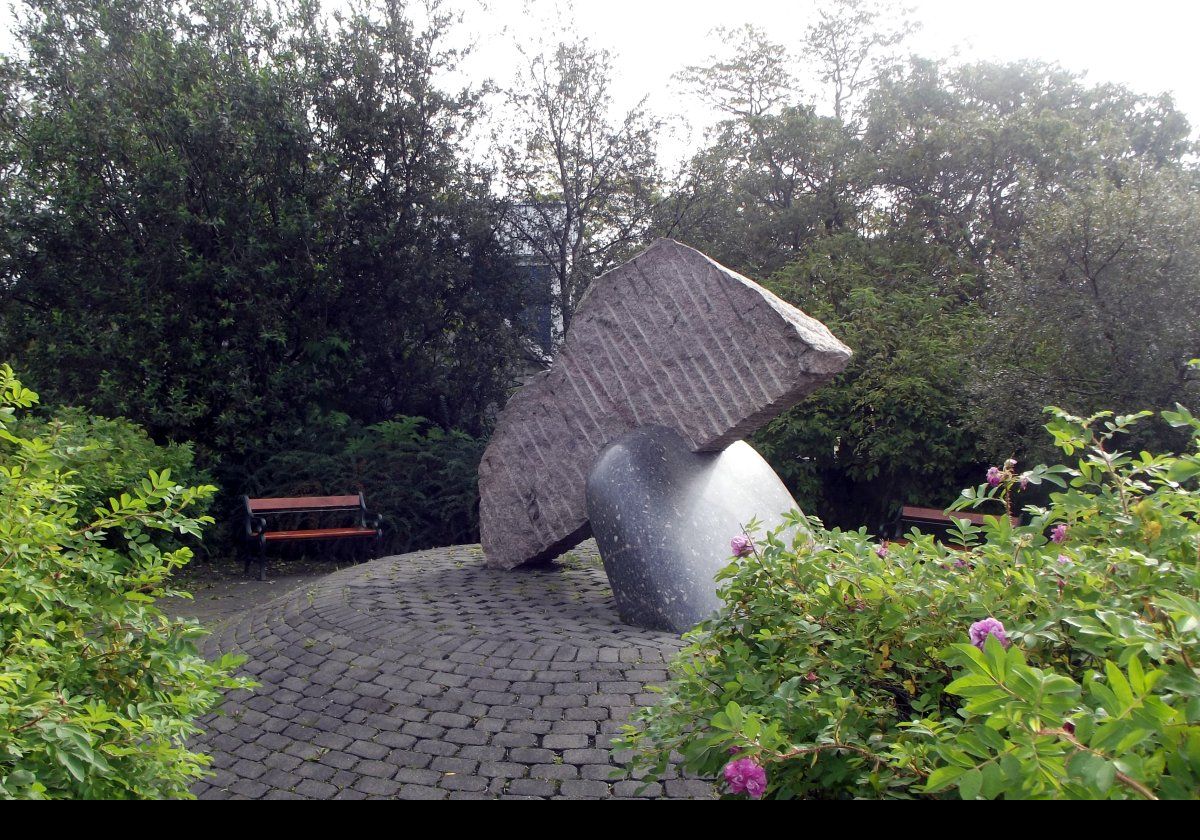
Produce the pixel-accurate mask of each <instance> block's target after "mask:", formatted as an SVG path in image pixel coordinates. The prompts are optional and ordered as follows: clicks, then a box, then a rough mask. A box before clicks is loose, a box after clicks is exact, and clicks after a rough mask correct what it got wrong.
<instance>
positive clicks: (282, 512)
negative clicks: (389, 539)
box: [242, 493, 383, 580]
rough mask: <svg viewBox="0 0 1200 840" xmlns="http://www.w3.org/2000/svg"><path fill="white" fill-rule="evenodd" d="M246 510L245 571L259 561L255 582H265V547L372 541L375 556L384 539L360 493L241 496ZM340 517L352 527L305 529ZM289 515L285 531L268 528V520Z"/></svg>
mask: <svg viewBox="0 0 1200 840" xmlns="http://www.w3.org/2000/svg"><path fill="white" fill-rule="evenodd" d="M242 503H243V506H244V508H245V510H244V511H243V515H244V517H245V528H246V532H245V549H246V550H245V556H246V566H245V570H244V571H245V572H246V573H247V574H249V572H250V562H251V561H252V560H253V559H254V558H255V556H257V558H258V579H259V580H266V579H267V544H268V543H282V542H295V541H299V540H342V539H351V540H373V541H374V542H373V547H374V549H375V551H374V554H375V555H376V556H378V554H379V547H380V544H381V542H382V540H383V520H382V517H380V516H379V514H376V513H371V512H370V511H368V510H367V502H366V499H364V498H363V494H362V493H359V494H358V495H356V496H299V497H295V498H284V499H251V498H250V497H249V496H243V497H242ZM335 514H341V517H340V518H341V519H342V520H343V522H347V521H348V522H351V523H353V524H349V525H344V526H343V527H336V528H334V527H304V526H306V525H308V524H309V523H312V522H316V521H318V520H320V519H328V518H329V517H332V516H334V515H335ZM268 516H270V517H278V516H291V517H293V522H294V523H297V524H293V525H291V527H289V528H286V529H279V528H277V529H270V528H268V524H269V523H268V521H267V517H268Z"/></svg>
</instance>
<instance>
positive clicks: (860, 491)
mask: <svg viewBox="0 0 1200 840" xmlns="http://www.w3.org/2000/svg"><path fill="white" fill-rule="evenodd" d="M973 284H974V278H973V275H972V273H971V268H970V266H969V265H967V264H965V263H963V262H962V261H961V260H960V259H959V258H957V257H956V256H955V255H954V254H953V253H952V252H950V251H948V250H947V249H944V248H940V247H938V246H931V245H927V244H924V243H923V242H922V241H921V239H920V238H919V237H915V238H914V237H905V235H904V233H903V232H897V234H895V235H893V236H889V237H886V238H873V239H867V238H863V237H860V236H857V235H855V234H852V233H843V234H839V235H837V236H825V237H821V238H820V239H817V240H815V241H814V242H812V243H811V244H810V245H808V246H807V247H806V248H805V250H804V251H803V253H802V254H801V255H800V257H799V259H797V260H796V261H795V262H793V263H792V264H791V265H789V266H788V267H787V268H786V269H784V270H783V271H781V272H779V273H778V274H777V275H775V276H774V277H773V278H772V279H771V280H770V281H768V283H767V285H768V286H769V287H770V288H771V289H772V290H773V291H775V292H776V293H778V294H779V295H781V296H782V297H784V298H786V299H788V300H790V301H792V302H794V303H796V304H797V305H798V306H800V307H801V308H802V309H803V310H804V311H805V312H807V313H809V314H810V315H812V316H814V317H816V318H818V319H820V320H821V321H823V322H824V323H825V324H826V325H827V326H828V327H829V328H830V329H831V330H832V331H833V333H834V334H835V335H837V336H838V337H839V338H841V339H842V340H843V341H845V342H846V343H847V344H849V345H850V346H851V347H852V348H853V349H854V354H855V355H854V358H853V359H852V360H851V362H850V365H849V367H848V368H847V369H846V370H845V371H844V372H843V373H842V374H841V375H840V376H839V377H838V378H837V379H836V380H835V382H834V383H833V384H831V385H829V386H827V387H825V388H823V389H821V390H820V391H818V392H817V393H815V394H813V395H812V396H810V397H809V398H807V399H806V400H804V401H803V402H801V403H800V404H799V405H797V406H796V407H795V408H793V409H791V410H790V411H788V412H786V413H785V414H783V415H782V416H780V417H779V418H777V419H776V420H774V421H773V422H772V423H770V424H769V425H768V426H767V427H766V428H765V429H763V430H762V431H760V432H759V433H758V434H757V435H756V437H755V441H754V442H755V444H756V445H757V446H758V447H759V448H760V449H761V450H762V452H763V454H764V456H765V457H766V458H767V459H768V460H769V461H770V462H771V463H772V465H773V466H774V467H775V469H776V470H777V471H778V472H779V474H780V476H781V477H782V478H783V479H784V481H785V482H786V483H787V484H788V485H789V486H790V487H791V488H792V489H793V491H794V492H795V493H796V498H797V501H799V502H800V504H801V505H802V506H803V507H804V509H805V510H806V511H808V512H810V513H813V514H815V515H819V516H821V517H822V518H823V519H824V520H826V522H828V523H829V524H831V525H833V524H836V525H840V526H848V527H858V526H859V525H861V524H867V525H869V526H870V527H871V528H872V529H873V530H884V529H886V528H887V527H889V525H890V523H891V522H892V520H893V517H894V515H895V514H896V513H898V510H899V506H900V505H902V504H922V503H928V504H933V505H939V504H949V503H950V502H951V501H953V499H954V497H955V496H956V495H957V488H958V487H959V485H960V484H961V482H962V481H963V480H965V479H970V478H971V475H970V473H971V472H972V471H973V470H975V469H976V468H977V465H978V463H979V462H980V461H981V460H982V458H983V455H982V453H981V452H980V451H979V449H978V445H977V442H976V441H977V438H976V435H975V433H974V430H973V429H972V428H970V426H969V424H968V418H969V411H968V391H967V389H966V388H965V387H964V385H965V380H966V379H967V377H969V376H970V371H971V356H970V354H969V353H968V352H967V347H968V346H969V345H970V343H971V341H972V333H973V330H974V329H976V323H977V319H978V315H979V312H978V308H977V307H976V306H975V305H974V304H973V303H971V302H970V300H969V298H968V297H967V296H966V295H964V294H963V291H964V290H965V289H967V288H969V287H970V286H972V285H973Z"/></svg>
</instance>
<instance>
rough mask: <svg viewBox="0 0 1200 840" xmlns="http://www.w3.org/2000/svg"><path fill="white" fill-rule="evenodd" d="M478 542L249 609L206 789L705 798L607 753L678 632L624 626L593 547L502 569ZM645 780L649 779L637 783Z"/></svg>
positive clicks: (225, 647) (200, 791) (231, 648)
mask: <svg viewBox="0 0 1200 840" xmlns="http://www.w3.org/2000/svg"><path fill="white" fill-rule="evenodd" d="M481 555H482V552H481V550H480V548H479V546H456V547H453V548H443V549H434V550H430V551H422V552H417V553H415V554H407V555H403V556H400V557H387V558H383V559H381V560H375V561H372V562H370V563H366V564H363V565H361V566H356V567H353V568H350V569H345V570H343V571H340V572H335V573H334V574H332V575H329V576H328V577H326V578H323V579H321V580H320V581H318V582H316V583H314V584H311V585H308V586H305V587H302V588H300V589H297V590H295V591H294V592H292V593H290V594H288V595H284V596H283V597H281V598H279V599H276V600H275V601H273V602H271V603H270V604H268V605H266V606H265V607H262V608H259V609H256V610H253V611H250V612H248V613H246V614H245V615H244V616H243V618H242V619H241V620H240V621H236V622H231V623H228V624H226V625H225V627H224V628H223V629H222V630H221V631H219V632H218V634H217V635H215V636H213V637H211V638H210V639H209V641H208V645H207V650H208V652H209V653H215V652H217V651H221V652H226V653H244V654H245V655H246V656H247V657H248V658H249V659H248V661H247V662H246V664H245V665H244V666H243V668H242V672H243V673H245V674H249V675H251V676H252V677H253V678H254V679H255V680H257V681H258V682H259V683H261V686H260V687H259V688H257V689H255V690H253V691H237V692H231V693H230V694H229V695H227V697H226V700H225V702H224V704H223V706H222V707H221V709H220V710H219V712H218V713H216V714H213V715H209V716H208V717H206V718H205V719H203V720H202V721H201V722H200V723H201V726H202V727H203V728H204V729H205V730H206V731H205V734H204V735H203V736H200V737H199V738H197V739H196V740H195V742H194V744H193V746H194V747H196V748H199V749H201V750H203V751H205V752H208V753H210V754H211V755H212V757H213V767H212V769H213V772H214V775H213V776H212V777H211V778H209V779H207V780H205V781H202V782H200V783H198V784H197V785H196V786H195V788H194V791H195V793H196V794H197V795H198V796H199V797H200V798H201V799H225V798H247V799H370V798H374V799H480V798H566V799H575V798H600V797H611V798H621V797H672V798H708V797H712V796H714V795H715V791H714V789H713V786H712V785H711V784H710V783H709V782H706V781H702V780H699V779H693V778H683V777H681V776H679V775H678V774H676V773H674V772H669V773H668V774H667V776H668V777H667V778H666V779H665V780H664V781H663V782H662V783H655V784H653V785H649V786H648V787H647V786H644V785H642V784H640V783H638V782H637V781H636V780H634V779H632V778H630V776H629V774H628V771H627V770H625V768H624V767H623V765H622V763H621V762H620V759H621V758H622V756H619V755H615V754H614V753H613V751H612V750H611V749H610V747H609V742H610V739H611V738H612V736H613V735H614V734H615V733H617V732H619V731H620V728H621V726H622V725H623V724H624V723H625V722H626V721H627V719H628V717H629V715H630V714H631V712H632V711H633V710H634V709H636V708H638V707H640V706H642V705H645V704H650V703H653V702H655V700H656V699H657V697H658V695H657V694H654V693H651V692H650V691H649V686H651V685H658V684H662V683H663V682H665V681H666V679H667V666H668V663H669V661H670V660H671V658H672V657H673V656H674V655H675V653H676V652H677V651H678V650H679V648H680V647H681V642H680V640H679V638H678V637H677V636H673V635H669V634H664V633H656V632H653V631H648V630H639V629H637V628H634V627H629V626H626V625H624V624H621V623H620V621H619V619H618V617H617V613H616V610H615V608H614V606H613V601H612V595H611V592H610V591H609V588H608V583H607V582H606V581H605V578H604V572H603V569H602V568H601V566H600V559H599V557H598V556H597V554H596V549H595V545H594V544H592V543H587V544H585V545H583V546H580V547H579V548H578V549H577V550H576V551H574V552H572V553H571V554H570V555H568V556H566V557H564V558H562V560H561V561H560V562H559V563H556V564H554V565H553V566H551V567H547V568H535V569H527V570H521V571H519V572H501V571H494V570H490V569H487V568H486V567H485V566H484V565H483V563H482V562H481V559H482V557H481ZM643 788H644V789H643Z"/></svg>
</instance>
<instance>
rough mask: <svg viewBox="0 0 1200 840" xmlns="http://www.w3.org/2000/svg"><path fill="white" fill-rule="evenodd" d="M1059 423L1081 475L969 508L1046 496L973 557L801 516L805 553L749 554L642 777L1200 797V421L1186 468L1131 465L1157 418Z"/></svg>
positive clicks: (785, 793) (763, 550)
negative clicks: (674, 763)
mask: <svg viewBox="0 0 1200 840" xmlns="http://www.w3.org/2000/svg"><path fill="white" fill-rule="evenodd" d="M1050 411H1051V412H1052V413H1053V419H1052V421H1051V422H1050V424H1049V425H1048V427H1047V428H1048V429H1049V430H1050V432H1051V433H1052V435H1053V436H1054V439H1055V441H1056V443H1057V444H1058V445H1059V446H1060V447H1061V448H1062V449H1063V451H1064V452H1066V453H1067V454H1068V455H1073V454H1075V453H1080V456H1079V461H1078V464H1077V466H1075V467H1073V468H1069V467H1066V466H1056V467H1045V466H1039V467H1036V468H1034V469H1032V470H1029V471H1028V472H1025V473H1017V472H1016V469H1015V464H1014V463H1013V462H1011V461H1010V462H1008V463H1006V464H1005V465H1004V466H1003V467H994V468H993V469H992V470H990V471H989V475H988V479H989V480H988V483H986V484H983V485H980V486H979V487H978V488H975V489H971V490H967V491H965V492H964V493H963V496H962V498H961V499H960V502H959V503H958V504H959V506H960V507H962V506H978V507H980V508H981V509H983V510H987V511H990V512H995V513H1001V512H1003V510H1004V509H1006V508H1008V507H1010V506H1011V505H1012V498H1013V494H1014V492H1015V491H1016V490H1017V489H1018V488H1020V487H1022V486H1025V485H1028V484H1049V485H1052V486H1053V488H1054V490H1053V492H1051V493H1050V495H1049V498H1050V502H1049V505H1048V506H1047V507H1045V508H1041V507H1029V508H1027V509H1026V511H1025V513H1026V524H1022V525H1017V526H1014V525H1013V524H1012V522H1011V520H1010V519H1009V518H1008V517H1007V516H992V517H988V521H987V524H986V525H984V526H981V527H980V526H972V525H969V524H964V525H963V526H962V528H961V529H959V533H957V534H956V535H955V537H956V539H957V541H959V542H961V544H962V545H964V546H966V547H967V548H966V550H964V551H955V550H952V549H949V548H947V547H945V546H942V545H940V544H937V543H935V542H934V541H933V540H932V538H930V537H928V536H922V535H920V534H917V533H915V532H914V533H913V534H911V535H910V537H909V541H907V543H904V542H897V543H893V544H890V545H886V544H884V545H881V544H877V543H874V542H872V540H871V539H870V538H869V537H868V535H867V534H866V533H865V531H857V532H845V531H840V530H827V529H824V528H823V527H822V526H821V524H820V523H819V522H818V521H817V520H815V519H811V518H806V517H804V516H803V515H801V514H799V513H794V514H793V515H792V517H791V520H790V522H789V525H790V527H792V528H794V529H796V534H797V536H796V538H795V539H794V540H792V541H791V544H790V545H787V544H785V542H784V541H783V540H782V539H781V537H782V535H783V532H782V530H781V531H776V532H773V533H768V534H765V535H762V537H761V538H759V541H758V544H757V545H748V546H747V548H746V552H747V553H746V556H743V557H740V558H737V559H735V561H734V563H733V564H732V565H730V566H729V567H728V568H727V569H726V570H725V571H724V572H723V573H722V574H723V578H724V581H725V582H724V584H723V594H724V599H725V603H726V607H725V608H724V609H723V611H722V612H721V613H719V614H718V615H717V616H715V617H714V618H713V619H711V620H710V621H708V622H706V623H705V624H702V625H701V626H700V627H698V628H697V629H696V630H695V631H693V633H692V634H691V636H690V637H689V640H690V645H689V646H688V647H687V648H686V649H685V651H684V652H683V653H682V654H681V656H680V658H679V660H678V661H677V662H676V669H677V679H676V681H675V682H674V683H673V684H672V685H671V686H670V687H669V688H668V689H667V690H666V693H665V696H664V698H663V700H662V702H661V703H660V704H659V705H657V706H656V707H654V708H651V709H647V710H644V711H643V712H641V713H640V715H639V720H638V721H637V724H636V725H635V726H631V727H630V728H629V729H628V730H627V732H626V734H625V736H624V743H623V746H624V747H626V748H629V749H632V750H633V753H632V761H633V763H634V764H635V765H636V766H638V767H640V768H641V769H643V770H645V771H647V772H648V773H649V778H651V779H653V778H655V777H656V776H657V775H658V774H660V773H661V772H663V770H665V768H666V766H667V762H668V760H669V756H670V754H671V752H672V751H678V752H679V753H682V756H683V759H684V762H685V764H686V766H687V767H688V768H690V769H691V770H694V771H697V772H700V773H703V774H708V775H720V774H721V773H722V770H723V769H725V770H726V778H727V779H728V782H729V788H728V789H729V790H730V791H731V792H739V791H742V792H748V793H749V794H751V795H754V794H760V795H762V794H763V793H764V792H763V791H760V790H759V789H758V788H756V787H755V786H754V784H755V782H756V778H757V777H758V776H759V775H761V774H763V773H764V772H765V776H766V790H765V795H766V796H770V797H778V798H791V797H827V798H845V797H897V798H902V797H947V796H955V795H957V796H961V797H963V798H966V799H971V798H976V797H985V798H1001V797H1003V798H1135V797H1144V798H1180V799H1189V798H1190V799H1195V798H1200V671H1198V670H1197V664H1200V603H1198V600H1197V595H1198V592H1200V521H1198V520H1200V490H1198V489H1197V487H1196V479H1197V476H1200V420H1198V419H1197V418H1195V417H1193V416H1192V415H1191V414H1189V413H1188V412H1187V411H1186V410H1185V409H1183V408H1178V410H1176V411H1173V412H1164V414H1163V417H1164V418H1165V419H1166V421H1167V422H1168V423H1169V424H1170V425H1172V426H1175V427H1178V428H1181V429H1187V430H1189V432H1190V434H1191V439H1192V442H1193V444H1194V447H1195V448H1194V449H1193V450H1192V451H1191V452H1190V453H1188V454H1185V455H1182V456H1178V457H1175V456H1165V455H1151V454H1149V453H1145V452H1142V453H1140V454H1136V455H1134V454H1130V453H1126V452H1119V451H1114V450H1113V445H1114V441H1115V440H1117V439H1118V437H1119V436H1120V435H1123V434H1125V433H1126V432H1127V431H1129V430H1130V428H1131V427H1132V426H1133V425H1134V424H1135V423H1137V421H1139V420H1141V419H1142V418H1143V417H1144V416H1146V415H1145V414H1141V415H1134V416H1126V417H1113V416H1112V415H1110V414H1107V413H1104V414H1098V415H1096V416H1094V417H1090V418H1086V419H1084V418H1078V417H1072V416H1070V415H1068V414H1065V413H1063V412H1061V411H1058V410H1056V409H1051V410H1050ZM739 542H740V541H739ZM736 547H737V546H735V548H736ZM759 781H761V780H759Z"/></svg>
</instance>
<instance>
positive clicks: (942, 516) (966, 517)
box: [895, 505, 1021, 548]
mask: <svg viewBox="0 0 1200 840" xmlns="http://www.w3.org/2000/svg"><path fill="white" fill-rule="evenodd" d="M987 518H988V514H986V513H970V512H968V511H963V510H955V511H944V510H938V509H937V508H928V507H916V506H915V505H905V506H904V507H903V508H901V509H900V523H899V527H897V529H896V530H897V536H898V537H899V535H900V534H903V533H907V530H908V529H907V528H905V526H908V527H909V528H912V527H916V528H920V527H922V526H924V527H926V528H929V527H933V528H936V529H938V530H944V529H945V528H946V527H947V526H949V525H952V524H954V520H956V519H957V520H959V521H960V522H963V521H965V522H970V523H971V524H972V525H982V524H984V522H985V521H986V520H987ZM1012 524H1013V525H1014V526H1015V525H1020V524H1021V520H1020V519H1018V518H1017V517H1015V516H1014V517H1012ZM895 542H904V540H903V539H897V540H895ZM949 547H950V548H962V546H957V545H950V546H949Z"/></svg>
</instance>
